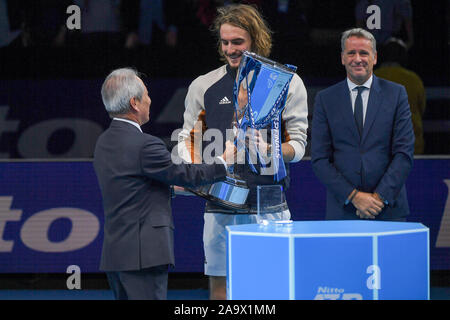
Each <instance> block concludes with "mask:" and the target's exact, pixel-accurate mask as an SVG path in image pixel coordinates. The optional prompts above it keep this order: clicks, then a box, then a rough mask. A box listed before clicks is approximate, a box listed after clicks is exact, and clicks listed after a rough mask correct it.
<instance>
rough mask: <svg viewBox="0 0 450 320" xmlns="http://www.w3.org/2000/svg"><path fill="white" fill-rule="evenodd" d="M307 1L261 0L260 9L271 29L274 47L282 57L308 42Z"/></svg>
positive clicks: (296, 50)
mask: <svg viewBox="0 0 450 320" xmlns="http://www.w3.org/2000/svg"><path fill="white" fill-rule="evenodd" d="M309 4H310V2H309V1H305V0H303V1H298V0H263V1H262V3H261V9H262V12H263V15H264V17H265V18H266V19H267V22H268V24H269V25H270V26H271V28H272V31H273V33H274V34H273V39H274V47H276V48H278V49H277V51H280V54H281V55H282V56H283V57H286V58H287V57H289V55H293V54H295V53H296V52H298V50H301V48H302V45H303V46H304V44H305V43H306V42H309V26H308V21H307V17H306V12H307V10H308V7H309Z"/></svg>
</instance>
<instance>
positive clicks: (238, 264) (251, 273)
mask: <svg viewBox="0 0 450 320" xmlns="http://www.w3.org/2000/svg"><path fill="white" fill-rule="evenodd" d="M227 232H228V247H227V259H228V260H227V296H228V299H234V300H247V299H248V300H259V299H261V300H266V299H267V300H277V299H280V300H288V299H290V300H312V299H316V300H330V299H332V300H379V299H383V300H384V299H413V300H414V299H418V300H423V299H429V297H430V294H429V269H430V268H429V229H428V228H427V227H425V226H424V225H422V224H420V223H409V222H382V221H356V220H355V221H353V220H352V221H297V222H293V223H292V224H290V225H276V224H270V225H267V226H263V225H257V224H248V225H236V226H228V227H227Z"/></svg>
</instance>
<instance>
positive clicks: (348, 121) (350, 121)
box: [336, 80, 361, 141]
mask: <svg viewBox="0 0 450 320" xmlns="http://www.w3.org/2000/svg"><path fill="white" fill-rule="evenodd" d="M338 92H339V94H340V96H339V97H337V99H336V101H341V102H342V108H341V109H340V113H341V116H342V117H341V118H342V121H343V124H344V125H345V126H346V127H347V128H349V130H350V131H351V132H352V134H353V136H354V137H355V139H357V141H360V140H361V138H360V136H359V132H358V128H357V127H356V123H355V117H354V116H353V109H352V99H351V97H350V90H349V88H348V84H347V80H344V81H342V82H341V88H340V89H339V90H338Z"/></svg>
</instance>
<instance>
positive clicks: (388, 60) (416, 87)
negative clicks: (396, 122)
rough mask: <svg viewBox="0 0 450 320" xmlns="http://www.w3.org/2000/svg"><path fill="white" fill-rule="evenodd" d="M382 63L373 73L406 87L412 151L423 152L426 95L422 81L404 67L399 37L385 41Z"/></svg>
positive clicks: (402, 49) (404, 62) (402, 43)
mask: <svg viewBox="0 0 450 320" xmlns="http://www.w3.org/2000/svg"><path fill="white" fill-rule="evenodd" d="M383 61H384V62H383V63H382V64H381V66H380V67H379V68H378V69H377V70H375V75H377V76H378V77H380V78H383V79H387V80H390V81H393V82H396V83H399V84H402V85H403V86H404V87H405V88H406V92H407V93H408V101H409V106H410V108H411V119H412V123H413V127H414V135H415V136H416V141H415V144H414V153H415V154H423V153H424V149H425V142H424V138H423V124H422V116H423V114H424V112H425V105H426V97H425V89H424V86H423V82H422V80H421V79H420V77H419V76H418V75H417V74H416V73H415V72H413V71H411V70H408V69H406V68H405V66H406V64H407V52H406V45H405V43H404V42H403V41H402V40H400V39H395V38H391V39H389V40H388V41H387V42H386V45H385V48H384V50H383Z"/></svg>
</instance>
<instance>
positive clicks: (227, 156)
mask: <svg viewBox="0 0 450 320" xmlns="http://www.w3.org/2000/svg"><path fill="white" fill-rule="evenodd" d="M236 153H237V149H236V146H235V145H234V143H233V142H231V141H227V142H225V152H224V153H223V155H222V158H223V160H225V162H226V163H227V164H228V165H230V164H233V163H235V162H236Z"/></svg>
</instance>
